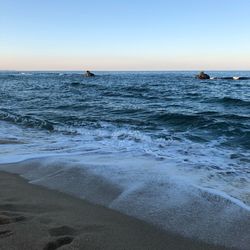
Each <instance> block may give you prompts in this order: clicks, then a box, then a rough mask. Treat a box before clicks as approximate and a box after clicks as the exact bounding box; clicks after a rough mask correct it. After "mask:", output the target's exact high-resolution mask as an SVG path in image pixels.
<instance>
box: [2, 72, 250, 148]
mask: <svg viewBox="0 0 250 250" xmlns="http://www.w3.org/2000/svg"><path fill="white" fill-rule="evenodd" d="M30 74H31V75H29V73H26V74H23V75H22V74H18V73H12V74H11V73H5V74H4V73H2V74H1V75H0V98H1V106H0V119H1V120H2V121H8V122H11V123H14V124H16V125H18V126H24V127H25V126H27V127H34V128H37V129H47V130H50V131H51V132H53V130H54V129H55V130H56V128H57V126H60V127H65V130H67V128H68V127H71V129H74V128H76V129H77V128H82V127H85V128H88V129H96V128H99V127H101V126H102V124H103V123H105V124H109V125H112V126H115V127H126V128H129V129H131V130H137V131H142V132H145V133H147V134H150V135H151V136H153V137H156V138H163V139H167V138H168V137H169V136H171V134H174V133H175V132H185V133H186V134H185V137H187V138H188V139H190V140H194V141H200V142H201V143H202V142H207V141H210V140H215V139H217V138H218V137H223V138H224V140H223V143H221V146H222V147H232V148H234V147H242V148H244V149H249V147H250V116H249V114H250V112H249V111H250V81H230V80H208V81H199V80H196V79H194V77H193V76H194V74H195V73H194V72H190V73H189V72H173V73H158V72H157V73H153V72H152V73H151V72H150V73H148V72H146V73H143V72H139V73H101V72H100V74H99V75H98V76H97V77H96V78H84V77H82V75H80V74H74V73H65V74H60V73H35V72H30ZM213 74H214V75H216V76H217V75H222V74H223V73H218V72H214V73H213ZM238 74H239V73H236V72H232V73H231V72H227V73H224V75H238ZM240 75H248V74H247V72H244V73H240ZM249 75H250V72H249ZM166 130H167V131H169V132H168V133H166ZM179 139H180V140H181V139H182V138H179Z"/></svg>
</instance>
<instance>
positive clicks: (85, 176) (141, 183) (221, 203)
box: [1, 154, 250, 249]
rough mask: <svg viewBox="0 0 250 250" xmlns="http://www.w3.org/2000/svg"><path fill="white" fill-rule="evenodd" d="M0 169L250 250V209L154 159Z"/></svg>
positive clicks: (45, 162) (74, 160)
mask: <svg viewBox="0 0 250 250" xmlns="http://www.w3.org/2000/svg"><path fill="white" fill-rule="evenodd" d="M1 169H5V170H7V171H9V172H14V173H19V174H21V175H22V176H24V177H25V178H27V179H29V180H30V182H31V183H33V184H39V185H43V186H46V187H49V188H52V189H57V190H60V191H63V192H67V193H70V194H72V195H75V196H78V197H81V198H84V199H87V200H89V201H91V202H94V203H97V204H101V205H104V206H107V207H109V208H112V209H115V210H118V211H121V212H123V213H125V214H128V215H131V216H134V217H137V218H140V219H142V220H145V221H147V222H150V223H152V224H155V225H157V226H159V227H161V228H163V229H166V230H170V231H173V232H176V233H180V234H182V235H184V236H187V237H192V238H199V239H201V240H204V241H207V242H212V243H216V244H220V245H225V246H227V247H237V248H239V249H247V247H248V246H249V245H250V237H249V232H250V208H249V206H247V205H245V204H243V203H242V202H240V201H239V200H237V199H235V198H232V197H230V196H229V195H227V194H225V193H224V192H218V191H215V190H213V189H207V188H200V187H199V186H195V185H193V184H192V183H193V180H188V179H184V178H180V177H177V176H178V174H176V173H175V174H174V172H173V171H174V170H173V169H171V167H169V168H168V166H165V167H163V166H156V165H155V161H153V160H151V161H150V160H148V159H146V158H143V157H141V158H137V159H131V158H129V157H128V156H126V154H122V155H120V156H119V157H118V156H117V157H114V158H112V159H110V157H109V156H107V155H96V156H93V155H89V156H85V157H84V158H83V157H82V156H80V155H79V156H78V157H77V156H74V157H69V156H67V157H57V158H55V157H47V158H36V159H32V160H27V161H23V162H20V163H16V164H9V165H2V166H1Z"/></svg>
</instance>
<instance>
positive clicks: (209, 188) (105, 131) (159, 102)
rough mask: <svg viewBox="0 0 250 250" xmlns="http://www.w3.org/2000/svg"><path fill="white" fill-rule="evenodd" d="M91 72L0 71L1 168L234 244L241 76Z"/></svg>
mask: <svg viewBox="0 0 250 250" xmlns="http://www.w3.org/2000/svg"><path fill="white" fill-rule="evenodd" d="M96 74H97V76H96V77H93V78H85V77H83V75H82V73H81V72H1V73H0V163H3V164H4V165H2V168H3V169H5V170H8V171H11V172H16V173H20V174H22V175H23V176H24V177H26V178H28V179H29V180H30V181H31V182H32V183H36V184H40V185H45V186H48V187H50V188H54V189H58V190H61V191H64V192H68V193H71V194H73V195H76V196H78V197H81V198H85V199H88V200H90V201H91V202H94V203H98V204H102V205H105V206H107V207H111V208H113V209H117V210H119V211H121V212H124V213H126V214H129V215H132V216H135V217H138V218H140V219H143V220H146V221H148V222H151V223H153V224H156V225H158V226H160V227H162V228H165V229H167V230H172V231H174V232H178V233H182V234H183V235H185V236H188V237H198V238H200V239H202V240H207V241H208V242H214V243H218V244H228V245H229V246H237V247H238V246H242V249H244V247H245V246H246V244H248V243H249V241H250V239H249V237H248V236H247V235H248V234H247V233H248V232H250V231H248V230H250V225H249V223H248V222H247V219H249V211H250V150H249V149H250V80H244V81H240V80H219V79H217V80H216V79H214V80H203V81H201V80H197V79H195V78H194V75H195V72H96ZM209 74H210V75H211V76H213V77H227V76H249V75H250V72H209ZM6 163H12V164H9V165H6ZM242 221H245V222H244V223H245V224H244V225H243V224H242ZM248 221H249V220H248ZM235 223H238V224H239V225H241V229H239V230H238V234H239V238H240V241H241V242H240V243H239V242H238V243H237V244H236V243H234V242H235V237H236V236H235V230H236V229H233V225H235ZM247 223H248V224H247ZM239 227H240V226H239ZM225 228H226V229H225ZM232 236H233V237H232ZM229 243H230V244H229ZM234 244H235V245H234Z"/></svg>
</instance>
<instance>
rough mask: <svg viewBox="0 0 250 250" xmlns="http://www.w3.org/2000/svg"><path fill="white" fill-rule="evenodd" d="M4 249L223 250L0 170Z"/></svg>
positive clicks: (0, 234) (0, 241)
mask: <svg viewBox="0 0 250 250" xmlns="http://www.w3.org/2000/svg"><path fill="white" fill-rule="evenodd" d="M0 249H1V250H39V249H41V250H54V249H60V250H65V249H91V250H97V249H100V250H105V249H109V250H112V249H114V250H119V249H122V250H125V249H129V250H133V249H146V250H151V249H152V250H158V249H162V250H171V249H175V250H176V249H178V250H182V249H183V250H192V249H197V250H208V249H210V250H217V249H218V250H219V249H226V248H223V247H215V246H211V245H207V244H205V243H201V242H198V241H194V240H190V239H185V238H183V237H181V236H177V235H173V234H172V233H168V232H162V231H161V230H158V229H156V228H155V227H153V226H151V225H148V224H146V223H144V222H142V221H140V220H137V219H134V218H131V217H128V216H125V215H122V214H120V213H119V212H116V211H113V210H110V209H107V208H104V207H101V206H97V205H93V204H90V203H88V202H86V201H84V200H81V199H77V198H74V197H71V196H69V195H66V194H63V193H60V192H57V191H51V190H48V189H46V188H43V187H39V186H35V185H31V184H29V183H27V181H26V180H24V179H23V178H21V177H19V176H18V175H14V174H9V173H5V172H0Z"/></svg>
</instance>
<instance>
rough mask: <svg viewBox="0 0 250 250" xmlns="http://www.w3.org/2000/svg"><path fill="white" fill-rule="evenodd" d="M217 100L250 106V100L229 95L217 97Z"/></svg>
mask: <svg viewBox="0 0 250 250" xmlns="http://www.w3.org/2000/svg"><path fill="white" fill-rule="evenodd" d="M217 102H220V103H225V104H231V105H239V106H250V101H246V100H242V99H238V98H233V97H228V96H225V97H223V98H220V99H217Z"/></svg>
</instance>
